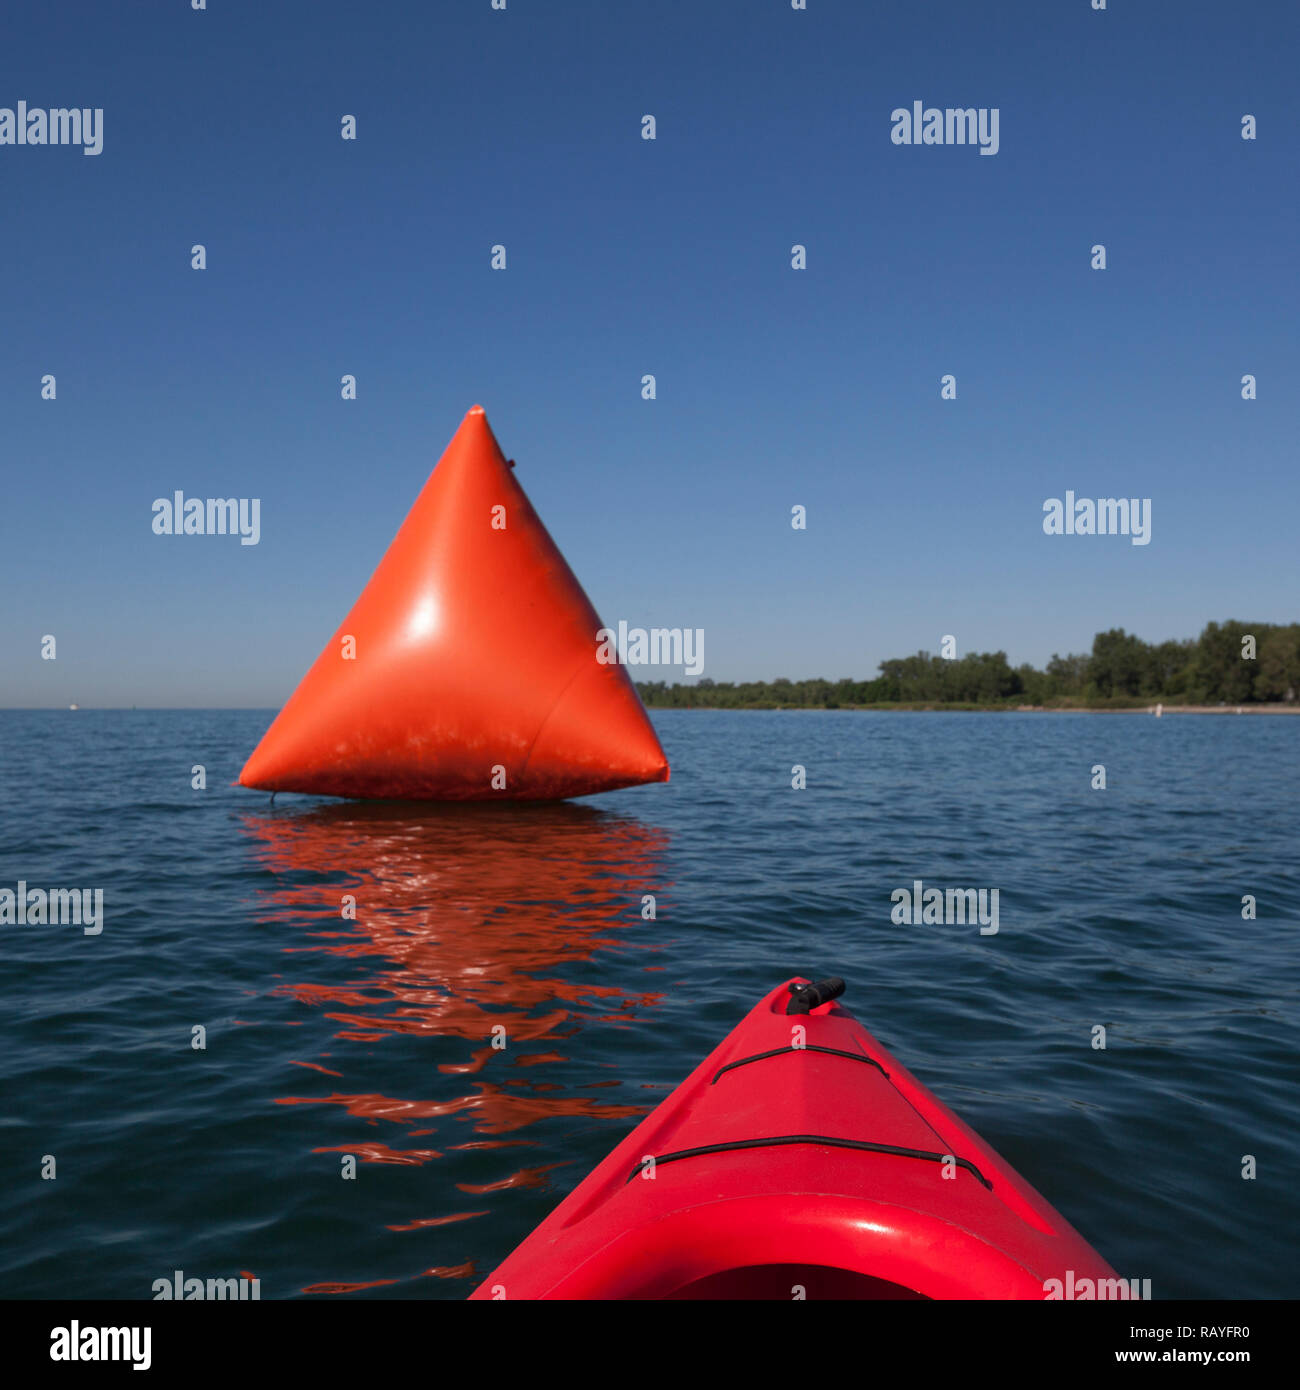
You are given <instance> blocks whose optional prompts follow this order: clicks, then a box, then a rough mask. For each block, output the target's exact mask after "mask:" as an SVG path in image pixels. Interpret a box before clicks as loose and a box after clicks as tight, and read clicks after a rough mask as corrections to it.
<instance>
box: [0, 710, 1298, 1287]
mask: <svg viewBox="0 0 1300 1390" xmlns="http://www.w3.org/2000/svg"><path fill="white" fill-rule="evenodd" d="M269 717H270V716H269V715H266V714H261V713H257V712H247V711H202V712H195V711H177V712H164V713H159V712H154V711H139V712H134V711H130V712H129V711H121V712H94V711H82V712H78V713H72V712H6V713H0V888H4V887H6V886H8V887H10V888H13V887H15V886H16V884H17V882H18V880H20V879H22V880H26V881H27V883H28V884H29V885H31V886H42V887H99V888H102V889H103V891H104V910H105V926H104V930H103V931H102V933H101V934H99V935H97V936H90V935H85V934H84V933H83V932H81V931H80V930H79V929H77V928H75V927H51V926H32V925H28V926H21V927H20V926H16V925H11V926H0V951H3V960H4V976H3V978H4V995H3V997H4V1004H5V1008H4V1011H3V1015H2V1016H0V1092H2V1094H3V1107H2V1110H3V1114H2V1118H0V1139H2V1141H3V1142H2V1145H0V1147H2V1150H3V1172H4V1182H3V1183H0V1296H4V1297H52V1296H59V1297H110V1298H148V1297H150V1296H151V1292H152V1284H153V1281H154V1280H156V1279H159V1278H170V1277H171V1274H172V1271H173V1270H176V1269H181V1270H183V1271H184V1272H185V1273H186V1274H187V1275H190V1276H194V1275H197V1276H199V1277H204V1278H207V1277H228V1276H234V1275H237V1274H238V1273H239V1272H240V1271H247V1272H248V1273H249V1274H252V1275H255V1276H256V1277H257V1278H259V1279H260V1280H261V1290H262V1297H263V1298H295V1297H299V1298H301V1297H306V1298H322V1299H328V1298H347V1297H380V1298H391V1297H415V1298H429V1297H434V1298H461V1297H463V1296H464V1295H465V1294H467V1293H468V1292H469V1291H470V1290H471V1289H472V1288H473V1287H474V1285H475V1283H476V1282H477V1281H478V1280H479V1279H481V1278H483V1277H484V1276H485V1275H486V1274H488V1273H489V1272H490V1271H491V1270H492V1268H493V1267H494V1265H495V1264H496V1263H497V1262H498V1261H499V1260H500V1259H501V1258H502V1257H504V1256H505V1255H506V1254H507V1252H508V1251H509V1250H510V1249H511V1248H512V1247H513V1246H514V1244H516V1243H517V1242H518V1241H519V1240H520V1239H521V1238H522V1237H523V1236H524V1235H525V1234H526V1233H527V1232H528V1231H529V1230H530V1229H531V1228H532V1227H533V1226H534V1225H536V1223H537V1222H538V1221H540V1220H541V1218H542V1217H543V1216H544V1215H545V1214H546V1213H547V1212H548V1211H549V1210H550V1209H551V1207H552V1206H553V1205H554V1204H555V1203H556V1202H557V1201H558V1200H559V1198H560V1197H561V1196H562V1195H563V1194H564V1193H565V1192H567V1191H568V1190H569V1189H570V1188H571V1187H572V1186H573V1185H574V1184H575V1183H576V1182H577V1181H578V1180H579V1179H580V1178H581V1177H582V1176H583V1175H584V1174H585V1173H586V1172H587V1171H588V1170H589V1169H590V1168H591V1167H592V1166H593V1165H594V1164H595V1163H596V1162H597V1161H598V1160H599V1159H600V1158H601V1157H603V1155H604V1154H605V1153H606V1152H607V1151H608V1150H609V1149H610V1148H611V1147H612V1146H613V1145H614V1143H615V1142H616V1141H617V1140H618V1139H619V1138H621V1137H622V1135H623V1134H625V1133H626V1132H627V1131H628V1130H629V1129H630V1128H631V1126H632V1125H634V1124H635V1123H636V1121H637V1119H638V1117H639V1116H640V1115H642V1114H644V1113H645V1112H646V1110H647V1109H648V1108H650V1107H652V1106H653V1105H654V1104H655V1103H657V1101H658V1100H660V1099H661V1098H662V1096H663V1095H664V1094H665V1093H666V1092H667V1091H668V1090H669V1089H671V1087H672V1086H673V1085H675V1084H676V1083H677V1082H678V1081H679V1080H680V1079H681V1078H682V1077H683V1076H684V1075H685V1074H686V1072H687V1071H688V1070H690V1069H691V1068H692V1067H693V1066H694V1065H695V1064H696V1062H698V1061H699V1059H700V1058H701V1057H702V1056H703V1055H704V1053H705V1052H706V1051H708V1050H709V1049H710V1048H711V1047H712V1046H713V1045H714V1044H715V1043H716V1042H718V1041H719V1039H720V1038H721V1037H722V1036H723V1035H724V1034H725V1033H726V1032H727V1031H728V1029H730V1028H731V1027H732V1025H733V1024H734V1023H735V1022H736V1021H737V1020H738V1019H739V1018H740V1016H741V1015H742V1014H743V1013H744V1012H745V1011H746V1010H747V1009H748V1008H749V1007H750V1006H751V1005H752V1004H753V1003H754V1002H755V1001H756V1000H757V998H758V997H759V996H760V995H761V994H762V993H764V992H765V991H766V990H768V989H769V988H771V987H772V986H773V985H774V984H776V983H778V982H779V981H780V980H781V979H782V978H784V977H786V976H788V975H790V974H792V973H795V972H808V973H813V974H831V973H834V974H840V975H843V976H844V977H845V978H846V979H847V980H848V982H849V992H848V996H847V1000H846V1002H847V1003H848V1004H849V1006H850V1007H851V1008H852V1009H853V1010H854V1012H856V1013H857V1014H858V1016H859V1017H860V1018H861V1019H862V1020H863V1021H864V1022H865V1023H866V1024H867V1026H868V1027H869V1028H870V1029H871V1030H872V1031H873V1032H875V1033H876V1034H877V1035H878V1036H879V1037H880V1039H881V1040H882V1041H883V1042H884V1043H885V1045H886V1046H887V1047H889V1048H891V1050H893V1051H894V1052H896V1053H897V1055H898V1056H899V1058H900V1059H901V1060H902V1061H903V1062H904V1064H905V1065H906V1066H907V1067H908V1068H909V1069H910V1070H912V1071H913V1072H914V1073H916V1074H917V1075H918V1076H919V1077H920V1078H921V1079H922V1080H923V1081H925V1082H926V1083H927V1084H928V1085H930V1086H931V1087H932V1088H933V1089H934V1090H935V1091H936V1092H937V1093H938V1094H939V1095H940V1096H941V1097H942V1098H943V1099H944V1100H945V1101H947V1102H948V1103H949V1104H950V1105H952V1106H953V1107H954V1108H955V1109H956V1110H957V1111H958V1112H959V1113H960V1114H962V1115H963V1116H964V1117H965V1118H966V1119H967V1120H968V1121H970V1122H971V1123H972V1124H973V1125H974V1126H975V1128H976V1129H978V1130H979V1131H980V1132H981V1133H982V1134H983V1135H984V1137H985V1138H986V1139H987V1140H988V1141H989V1142H990V1143H992V1144H993V1146H994V1147H995V1148H997V1149H998V1150H1000V1151H1001V1152H1002V1153H1003V1155H1004V1156H1005V1157H1006V1158H1007V1159H1009V1160H1010V1161H1011V1163H1012V1164H1013V1165H1015V1166H1016V1167H1017V1168H1019V1169H1020V1171H1021V1172H1022V1173H1023V1174H1024V1175H1025V1176H1026V1177H1027V1178H1028V1179H1029V1180H1030V1181H1031V1182H1032V1183H1033V1184H1034V1185H1035V1186H1037V1187H1038V1188H1039V1189H1040V1190H1041V1191H1042V1192H1043V1193H1044V1194H1045V1195H1046V1196H1047V1198H1048V1199H1049V1200H1050V1201H1051V1202H1052V1203H1054V1204H1055V1205H1056V1206H1057V1207H1059V1208H1060V1209H1061V1211H1063V1212H1064V1213H1065V1215H1066V1216H1067V1217H1068V1218H1069V1219H1070V1220H1071V1221H1072V1222H1073V1223H1074V1224H1075V1225H1076V1226H1077V1227H1078V1228H1079V1229H1080V1230H1081V1231H1082V1232H1083V1233H1084V1235H1085V1236H1086V1237H1087V1238H1088V1239H1089V1240H1090V1241H1091V1242H1092V1243H1093V1244H1094V1245H1096V1246H1097V1247H1098V1248H1099V1249H1100V1250H1101V1251H1102V1253H1103V1254H1104V1255H1106V1256H1107V1257H1108V1258H1109V1260H1110V1261H1111V1263H1112V1264H1113V1265H1114V1266H1115V1267H1116V1268H1117V1269H1118V1270H1119V1272H1120V1273H1121V1274H1123V1275H1124V1276H1126V1277H1133V1278H1149V1279H1151V1281H1152V1286H1153V1292H1154V1294H1155V1296H1156V1297H1180V1296H1209V1297H1254V1298H1260V1297H1280V1296H1291V1297H1294V1296H1295V1295H1296V1294H1297V1293H1298V1292H1300V1287H1298V1281H1297V1276H1296V1261H1295V1258H1294V1254H1293V1246H1292V1241H1293V1233H1294V1231H1295V1230H1296V1229H1297V1226H1298V1225H1300V1222H1298V1221H1297V1217H1298V1216H1300V1196H1298V1195H1297V1188H1296V1185H1295V1183H1294V1172H1295V1157H1294V1152H1295V1151H1294V1141H1295V1133H1296V1121H1297V1110H1298V1109H1300V1107H1298V1106H1297V1099H1296V1092H1295V1079H1296V1076H1297V1068H1296V1062H1295V1058H1296V1056H1297V1053H1298V1052H1300V1036H1298V1031H1300V1030H1298V1029H1297V1010H1296V993H1297V988H1296V974H1295V958H1296V947H1295V943H1296V928H1297V919H1298V914H1297V911H1296V907H1295V904H1296V902H1297V900H1298V899H1300V872H1298V871H1297V864H1296V846H1297V844H1300V797H1297V794H1296V789H1297V785H1300V779H1298V774H1300V719H1290V718H1281V717H1277V718H1269V717H1241V718H1237V717H1233V716H1225V717H1193V716H1179V717H1168V718H1165V719H1162V720H1159V721H1157V720H1155V719H1153V718H1151V717H1150V716H1146V715H1033V714H1026V715H1005V714H995V715H992V714H991V715H978V714H952V715H947V714H917V715H909V714H873V713H856V712H850V711H843V712H839V711H828V712H824V713H823V712H817V713H721V712H719V713H713V712H704V711H671V712H664V713H660V714H657V715H656V716H655V723H656V725H657V726H658V728H659V730H660V733H661V736H662V739H663V743H664V746H665V748H666V749H667V751H668V754H669V758H670V760H671V762H672V766H673V777H672V781H671V782H670V783H668V784H667V785H660V786H650V787H641V788H633V789H629V790H628V791H625V792H620V793H617V794H614V795H610V796H605V797H598V798H594V799H591V800H588V801H586V802H581V803H570V804H564V805H557V806H549V807H547V806H543V807H531V808H522V809H520V808H514V809H512V808H509V807H503V806H492V807H487V808H483V809H479V810H475V809H473V808H469V809H467V808H464V807H460V808H453V809H439V808H424V809H421V808H419V807H414V808H413V807H410V806H391V805H370V806H366V805H359V804H356V803H338V802H326V801H322V800H318V799H311V798H305V797H280V798H277V801H276V803H275V805H274V806H271V805H270V804H269V803H268V798H267V797H266V796H265V795H262V794H257V793H252V792H249V791H245V790H242V789H239V788H235V787H232V786H230V785H229V783H230V782H232V781H233V779H234V777H235V775H236V774H237V772H238V769H239V767H240V766H241V764H242V762H243V759H244V757H245V756H246V755H247V753H248V752H249V750H250V749H251V748H252V747H253V745H254V744H255V743H256V741H257V739H258V737H259V736H260V734H261V733H262V731H263V729H264V728H265V727H266V724H267V723H268V722H269ZM796 763H797V764H801V765H803V766H804V767H806V768H807V777H808V786H807V788H806V789H805V790H801V791H796V790H793V789H792V788H791V768H792V766H793V765H794V764H796ZM1096 763H1102V764H1104V765H1105V767H1106V772H1107V783H1108V785H1107V789H1106V790H1105V791H1094V790H1092V789H1091V787H1090V782H1091V769H1092V767H1093V765H1094V764H1096ZM195 764H202V765H203V766H204V767H205V768H206V773H207V788H206V790H193V789H192V787H191V769H192V767H193V766H194V765H195ZM916 878H920V879H922V880H923V881H924V882H925V883H926V884H933V885H936V886H941V887H975V888H981V887H983V888H997V889H998V890H999V897H1000V910H999V931H998V932H997V934H996V935H986V936H981V935H980V934H979V931H978V928H977V927H975V926H899V925H894V924H893V923H891V921H890V906H891V903H890V892H891V890H892V889H894V888H899V887H905V886H910V884H911V883H912V881H913V880H914V879H916ZM1247 893H1249V894H1253V895H1254V896H1255V897H1256V898H1257V900H1258V918H1257V920H1254V921H1245V920H1243V919H1242V916H1241V899H1242V895H1243V894H1247ZM345 894H350V895H352V896H354V897H355V899H356V918H355V920H352V919H349V918H345V917H344V916H343V915H342V906H343V902H344V895H345ZM644 894H654V895H655V897H656V899H657V918H656V920H654V921H647V920H644V919H643V917H642V897H643V895H644ZM1098 1024H1101V1025H1103V1026H1104V1027H1105V1028H1106V1030H1107V1047H1106V1049H1105V1050H1104V1051H1101V1050H1097V1049H1094V1048H1093V1046H1092V1045H1091V1042H1092V1030H1093V1028H1094V1026H1095V1025H1098ZM196 1025H202V1027H203V1028H204V1029H206V1048H205V1049H202V1050H199V1049H196V1048H194V1047H193V1046H192V1045H191V1040H192V1036H193V1034H192V1030H193V1029H194V1027H195V1026H196ZM494 1025H504V1027H505V1029H506V1037H507V1040H508V1045H507V1046H506V1048H505V1049H504V1050H494V1049H493V1048H492V1046H491V1044H490V1039H491V1036H492V1029H493V1027H494ZM348 1154H351V1155H354V1156H356V1159H357V1160H358V1162H357V1170H356V1178H355V1180H345V1179H344V1178H343V1177H341V1172H342V1164H343V1158H344V1155H348ZM45 1155H51V1156H53V1158H54V1160H55V1163H56V1168H55V1173H56V1176H55V1177H54V1178H53V1179H52V1180H48V1179H43V1178H42V1176H41V1170H42V1164H43V1162H44V1161H45V1160H44V1156H45ZM1244 1155H1253V1156H1254V1158H1255V1161H1256V1164H1257V1171H1258V1176H1257V1177H1256V1178H1254V1179H1253V1180H1245V1179H1243V1177H1242V1164H1243V1156H1244Z"/></svg>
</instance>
